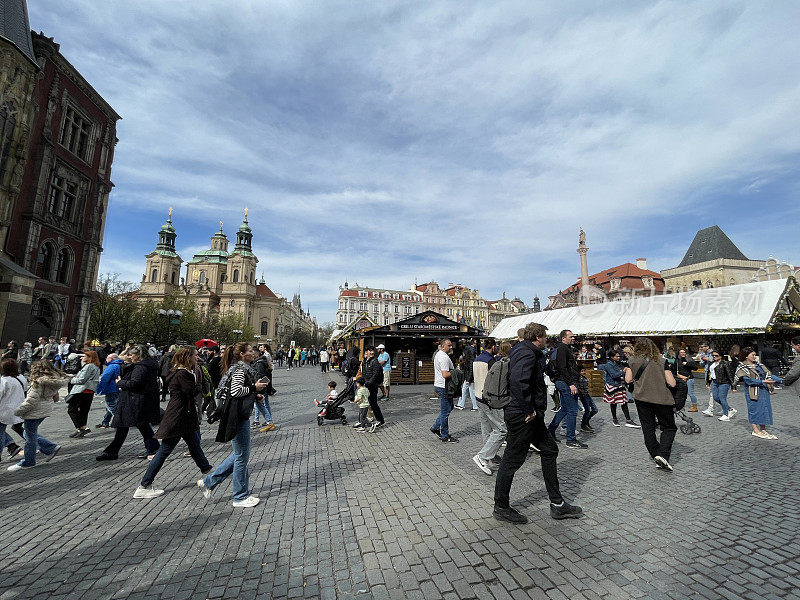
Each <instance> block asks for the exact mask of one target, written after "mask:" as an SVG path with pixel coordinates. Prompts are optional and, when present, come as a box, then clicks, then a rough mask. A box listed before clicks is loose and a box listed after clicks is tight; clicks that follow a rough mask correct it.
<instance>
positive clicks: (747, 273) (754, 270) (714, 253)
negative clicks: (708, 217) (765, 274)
mask: <svg viewBox="0 0 800 600" xmlns="http://www.w3.org/2000/svg"><path fill="white" fill-rule="evenodd" d="M765 265H766V261H763V260H750V259H749V258H747V257H746V256H745V255H744V254H743V253H742V251H741V250H739V248H737V247H736V244H734V243H733V242H732V241H731V239H730V238H729V237H728V236H727V235H725V232H724V231H722V229H720V228H719V227H718V226H717V225H712V226H711V227H706V228H705V229H701V230H700V231H698V232H697V234H696V235H695V236H694V239H693V240H692V243H691V244H690V245H689V249H688V250H687V251H686V254H685V255H684V257H683V260H682V261H681V263H680V264H679V265H678V266H677V267H674V268H672V269H664V270H663V271H661V275H662V276H663V277H664V284H665V285H666V287H667V289H669V290H670V291H672V292H680V291H685V290H691V289H698V288H708V287H723V286H726V285H736V284H738V283H747V282H748V281H751V280H753V278H754V277H757V274H758V273H759V271H760V270H763V269H762V268H763V267H765Z"/></svg>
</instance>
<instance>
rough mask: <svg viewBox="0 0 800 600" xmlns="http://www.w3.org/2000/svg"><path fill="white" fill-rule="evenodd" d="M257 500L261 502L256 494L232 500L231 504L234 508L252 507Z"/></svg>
mask: <svg viewBox="0 0 800 600" xmlns="http://www.w3.org/2000/svg"><path fill="white" fill-rule="evenodd" d="M259 502H261V499H260V498H258V497H257V496H248V497H247V498H245V499H244V500H234V501H233V505H234V506H235V507H236V508H252V507H253V506H255V505H256V504H258V503H259Z"/></svg>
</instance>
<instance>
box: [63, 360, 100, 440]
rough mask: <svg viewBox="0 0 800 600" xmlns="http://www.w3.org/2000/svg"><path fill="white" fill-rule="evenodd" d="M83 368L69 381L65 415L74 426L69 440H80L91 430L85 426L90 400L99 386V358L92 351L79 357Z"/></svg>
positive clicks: (90, 405)
mask: <svg viewBox="0 0 800 600" xmlns="http://www.w3.org/2000/svg"><path fill="white" fill-rule="evenodd" d="M81 363H82V364H83V367H81V370H80V371H78V373H77V374H76V375H75V377H73V378H72V379H70V384H71V385H72V387H71V388H70V390H69V396H67V406H68V409H67V414H68V415H69V418H70V419H72V424H73V425H75V431H74V433H71V434H70V435H69V437H71V438H82V437H85V436H86V434H88V433H89V432H90V431H91V429H89V428H88V427H87V426H86V423H87V421H88V420H89V409H90V408H91V407H92V398H94V393H95V391H97V386H98V385H99V384H100V358H99V357H98V356H97V352H95V351H94V350H86V351H85V352H84V353H83V356H82V357H81Z"/></svg>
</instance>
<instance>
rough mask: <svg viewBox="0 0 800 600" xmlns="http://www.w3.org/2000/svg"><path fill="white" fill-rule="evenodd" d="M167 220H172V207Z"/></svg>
mask: <svg viewBox="0 0 800 600" xmlns="http://www.w3.org/2000/svg"><path fill="white" fill-rule="evenodd" d="M167 218H168V219H169V220H172V207H171V206H170V207H169V213H168V217H167Z"/></svg>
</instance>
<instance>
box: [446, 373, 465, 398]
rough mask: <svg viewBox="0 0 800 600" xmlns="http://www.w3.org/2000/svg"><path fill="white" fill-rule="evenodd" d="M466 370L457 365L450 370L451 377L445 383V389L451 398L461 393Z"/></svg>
mask: <svg viewBox="0 0 800 600" xmlns="http://www.w3.org/2000/svg"><path fill="white" fill-rule="evenodd" d="M464 379H465V377H464V372H463V371H462V370H461V369H459V368H458V367H455V368H454V369H453V370H452V371H450V378H449V379H448V380H447V382H446V383H445V391H446V393H447V395H448V396H449V397H451V398H455V397H456V396H459V395H461V386H462V385H463V384H464Z"/></svg>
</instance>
